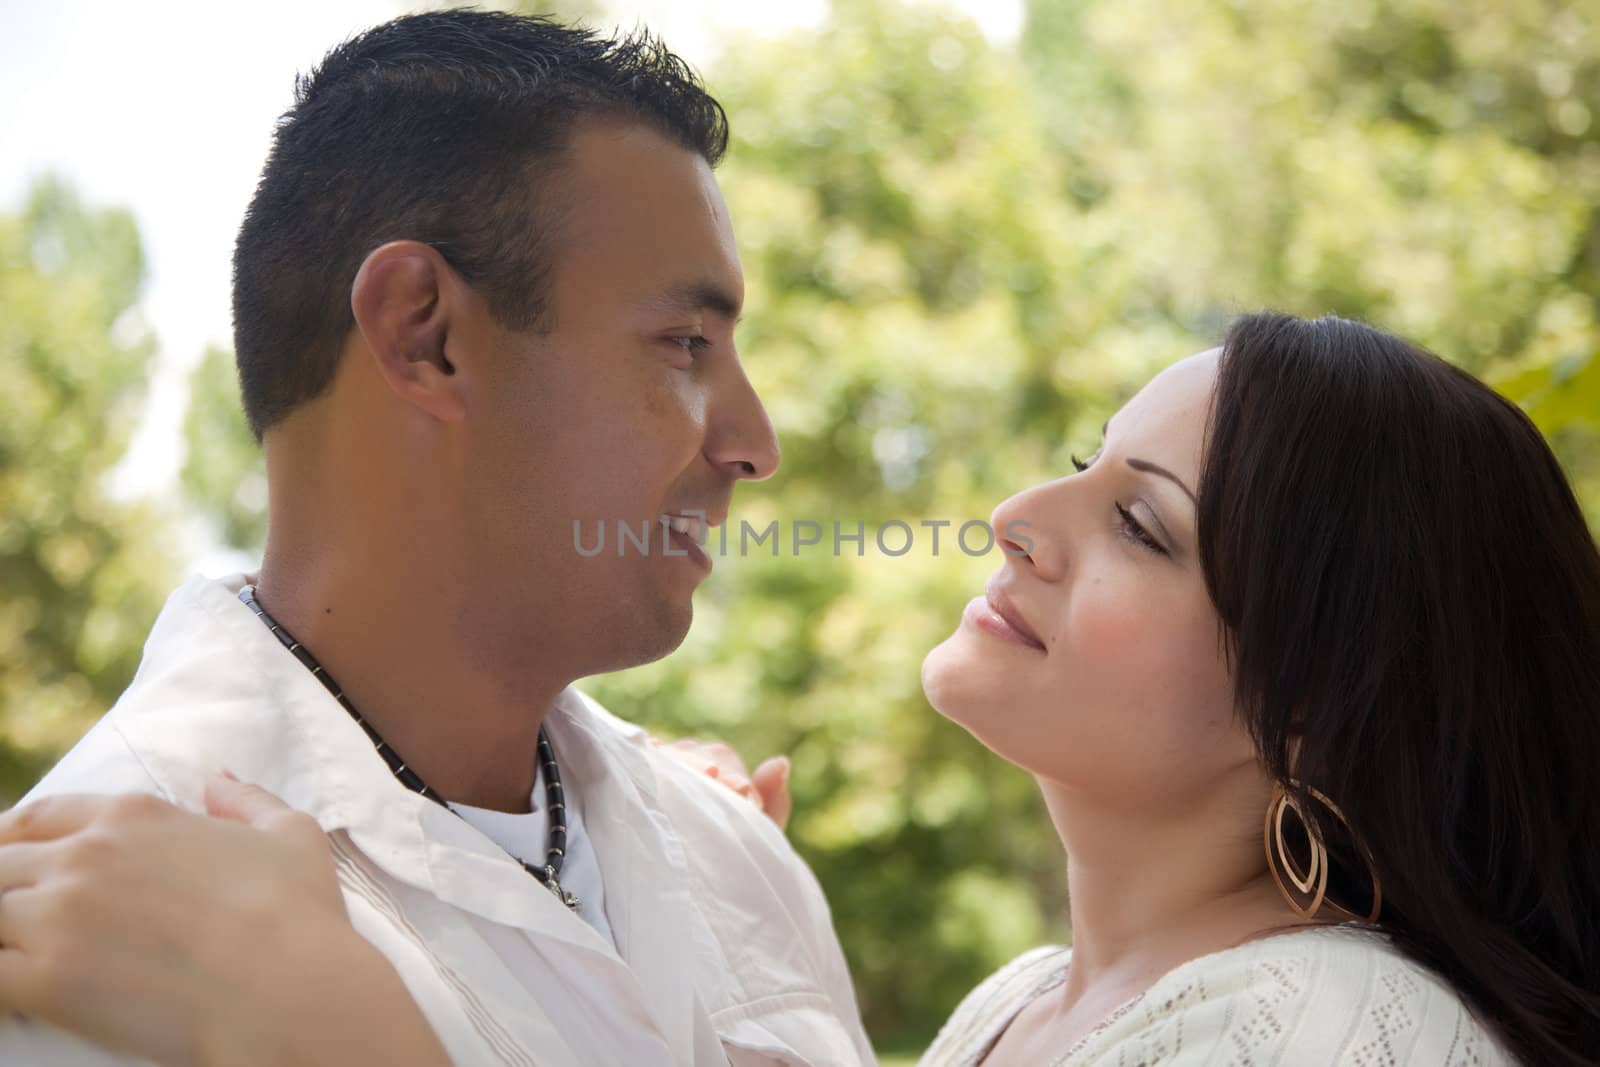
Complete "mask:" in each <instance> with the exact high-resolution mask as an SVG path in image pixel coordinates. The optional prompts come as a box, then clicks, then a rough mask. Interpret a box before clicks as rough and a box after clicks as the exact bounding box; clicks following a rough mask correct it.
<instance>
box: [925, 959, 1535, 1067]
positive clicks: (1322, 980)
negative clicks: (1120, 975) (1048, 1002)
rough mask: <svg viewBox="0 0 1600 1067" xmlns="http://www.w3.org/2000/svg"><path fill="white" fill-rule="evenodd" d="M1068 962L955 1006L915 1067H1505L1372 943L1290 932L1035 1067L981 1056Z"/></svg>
mask: <svg viewBox="0 0 1600 1067" xmlns="http://www.w3.org/2000/svg"><path fill="white" fill-rule="evenodd" d="M1071 956H1072V952H1071V950H1070V949H1064V948H1054V947H1052V948H1038V949H1034V950H1033V951H1031V952H1027V953H1024V954H1023V955H1021V956H1019V957H1018V958H1017V959H1015V960H1013V961H1012V962H1011V963H1009V964H1007V965H1006V966H1005V967H1004V968H1002V969H1001V970H1000V971H998V972H996V973H995V974H994V975H992V976H991V977H990V978H988V979H987V980H986V981H985V982H984V983H983V984H982V985H980V986H979V987H978V988H977V989H975V990H973V991H972V992H971V993H970V994H968V996H967V998H966V999H965V1000H963V1001H962V1002H961V1005H960V1007H958V1008H957V1009H956V1013H955V1014H954V1015H953V1016H951V1018H950V1021H949V1022H947V1023H946V1024H945V1026H944V1029H943V1030H941V1031H940V1032H939V1036H938V1037H937V1038H936V1039H935V1040H934V1043H933V1046H932V1047H931V1048H929V1049H928V1051H927V1053H926V1054H925V1055H924V1056H923V1058H922V1062H921V1067H976V1065H977V1064H980V1063H983V1064H984V1067H1136V1065H1143V1067H1156V1065H1160V1067H1222V1065H1225V1064H1226V1065H1244V1064H1284V1065H1289V1067H1322V1065H1328V1067H1332V1065H1340V1067H1346V1065H1348V1067H1356V1065H1368V1064H1371V1065H1379V1064H1394V1065H1406V1067H1435V1065H1438V1067H1478V1065H1483V1067H1491V1065H1492V1067H1502V1065H1504V1067H1512V1065H1514V1064H1515V1062H1516V1061H1515V1060H1513V1059H1512V1058H1511V1057H1510V1056H1509V1055H1508V1054H1507V1053H1506V1052H1505V1051H1504V1049H1503V1048H1502V1047H1501V1046H1500V1045H1499V1043H1498V1042H1497V1040H1496V1039H1495V1038H1494V1037H1493V1036H1492V1035H1491V1034H1490V1033H1489V1031H1488V1030H1487V1029H1486V1028H1485V1027H1484V1026H1483V1025H1481V1024H1480V1023H1479V1022H1478V1021H1477V1020H1476V1019H1475V1018H1473V1016H1472V1014H1471V1012H1469V1011H1468V1009H1467V1008H1466V1006H1465V1005H1464V1004H1463V1003H1462V1002H1461V1000H1460V998H1459V997H1457V996H1456V994H1455V993H1454V992H1453V991H1452V990H1451V989H1450V987H1449V986H1448V985H1446V984H1445V983H1444V982H1443V981H1442V980H1441V979H1439V978H1438V977H1436V976H1435V975H1434V974H1432V972H1430V971H1428V970H1426V969H1425V968H1423V967H1421V966H1419V965H1418V964H1416V963H1413V962H1412V961H1411V960H1410V959H1408V958H1407V957H1405V956H1404V955H1402V954H1401V953H1400V952H1399V951H1398V950H1397V949H1395V948H1393V947H1392V946H1390V945H1389V943H1388V942H1387V941H1386V940H1384V939H1383V938H1382V937H1381V936H1380V935H1376V934H1374V933H1372V932H1371V931H1368V930H1361V929H1354V928H1348V927H1325V928H1319V929H1311V930H1299V931H1295V932H1293V933H1287V934H1280V935H1278V936H1276V937H1268V938H1263V939H1261V940H1259V941H1254V942H1251V943H1249V944H1245V945H1241V946H1239V947H1238V948H1233V949H1228V950H1227V951H1224V952H1218V953H1215V954H1213V955H1210V956H1202V957H1201V958H1199V959H1196V960H1190V961H1189V962H1188V963H1185V964H1183V965H1181V966H1179V967H1176V968H1174V969H1173V970H1171V971H1169V972H1167V974H1165V975H1163V976H1162V977H1161V978H1160V979H1158V980H1157V981H1156V983H1155V984H1154V985H1152V986H1151V987H1150V988H1149V989H1147V990H1146V991H1145V992H1144V993H1142V994H1140V995H1139V996H1137V997H1134V998H1133V999H1132V1000H1130V1001H1128V1002H1127V1003H1125V1004H1123V1005H1122V1006H1121V1007H1119V1008H1118V1009H1117V1010H1116V1011H1114V1012H1112V1013H1111V1015H1110V1016H1108V1017H1107V1018H1106V1019H1105V1020H1104V1021H1103V1022H1101V1023H1100V1025H1099V1026H1098V1027H1096V1028H1095V1029H1094V1030H1093V1031H1091V1032H1090V1033H1089V1034H1088V1035H1086V1036H1085V1037H1084V1038H1083V1039H1082V1040H1080V1041H1079V1042H1078V1043H1077V1044H1075V1045H1074V1046H1072V1047H1071V1048H1068V1049H1062V1050H1061V1055H1060V1056H1059V1057H1058V1058H1056V1059H1055V1060H1053V1061H1052V1062H1051V1063H1050V1064H1049V1065H1046V1064H1042V1063H1041V1064H1026V1065H1019V1064H1001V1063H998V1062H989V1063H985V1062H984V1057H985V1056H986V1055H987V1054H988V1052H989V1050H990V1049H991V1048H992V1047H993V1046H994V1044H995V1042H996V1041H997V1040H998V1039H999V1037H1000V1034H1001V1032H1002V1031H1004V1030H1005V1028H1006V1027H1007V1026H1008V1025H1010V1023H1011V1020H1012V1019H1014V1018H1016V1016H1017V1014H1018V1013H1019V1012H1020V1011H1021V1010H1022V1009H1023V1007H1025V1006H1026V1005H1027V1004H1028V1003H1029V1002H1030V1001H1032V1000H1033V999H1034V998H1035V997H1038V996H1041V995H1043V994H1044V993H1047V992H1049V991H1050V990H1051V989H1054V988H1056V987H1057V986H1059V985H1060V984H1061V983H1062V982H1063V981H1065V980H1066V975H1067V966H1068V963H1069V962H1070V960H1071Z"/></svg>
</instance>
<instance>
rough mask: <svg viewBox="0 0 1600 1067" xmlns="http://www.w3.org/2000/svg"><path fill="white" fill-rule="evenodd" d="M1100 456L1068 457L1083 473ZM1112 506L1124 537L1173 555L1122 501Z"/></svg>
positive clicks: (1161, 554) (1148, 548)
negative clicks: (1086, 457)
mask: <svg viewBox="0 0 1600 1067" xmlns="http://www.w3.org/2000/svg"><path fill="white" fill-rule="evenodd" d="M1099 456H1100V453H1099V452H1096V453H1095V454H1094V455H1092V456H1090V457H1089V458H1088V459H1087V460H1082V459H1079V458H1078V457H1077V456H1071V455H1069V456H1068V457H1067V458H1068V459H1070V460H1071V461H1072V465H1073V467H1075V468H1077V470H1078V473H1080V474H1081V473H1083V472H1084V471H1086V470H1088V469H1089V468H1090V467H1092V466H1094V461H1095V460H1096V459H1098V458H1099ZM1112 507H1113V508H1115V509H1116V512H1117V519H1118V524H1117V526H1118V532H1119V533H1120V534H1121V535H1122V536H1123V537H1125V538H1127V539H1128V540H1129V541H1131V542H1133V543H1134V544H1136V545H1138V546H1139V547H1140V548H1142V549H1145V550H1146V551H1149V552H1154V553H1156V554H1157V555H1160V556H1168V555H1171V553H1170V552H1168V551H1167V549H1166V547H1165V546H1164V545H1162V543H1161V542H1160V541H1158V540H1156V538H1155V536H1154V535H1153V534H1151V533H1150V531H1149V530H1147V529H1146V528H1145V526H1144V524H1143V523H1141V522H1140V521H1139V520H1138V519H1136V518H1134V515H1133V512H1132V511H1130V510H1128V509H1127V508H1125V507H1123V506H1122V503H1121V501H1113V502H1112Z"/></svg>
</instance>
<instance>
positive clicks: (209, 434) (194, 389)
mask: <svg viewBox="0 0 1600 1067" xmlns="http://www.w3.org/2000/svg"><path fill="white" fill-rule="evenodd" d="M183 437H184V444H185V446H186V450H185V454H184V461H183V471H182V473H181V474H180V475H179V481H180V483H181V484H182V486H183V490H184V493H185V495H186V496H187V497H188V498H189V499H190V501H192V502H193V503H194V504H195V505H196V506H198V507H199V508H200V510H201V511H202V512H203V513H204V514H205V515H206V516H207V517H208V518H210V519H211V520H212V521H213V522H215V523H216V524H217V527H218V532H219V533H220V534H221V536H222V539H223V541H225V542H227V543H228V544H230V545H233V546H235V547H237V548H242V549H246V550H250V551H255V550H259V549H260V548H261V546H262V545H263V544H265V543H266V536H267V472H266V465H265V463H264V462H263V460H262V457H261V447H260V446H259V445H257V444H256V440H255V437H254V436H252V435H251V433H250V426H249V424H248V423H247V422H246V421H245V417H244V407H243V403H242V401H241V399H240V396H239V375H238V371H237V370H236V369H235V367H234V362H233V353H232V352H230V351H228V350H227V349H225V348H217V347H215V346H212V347H210V348H207V349H206V353H205V356H204V357H202V358H201V360H200V363H199V365H198V366H196V367H195V369H194V371H193V372H192V373H191V374H190V376H189V413H188V414H187V415H186V416H185V417H184V420H183Z"/></svg>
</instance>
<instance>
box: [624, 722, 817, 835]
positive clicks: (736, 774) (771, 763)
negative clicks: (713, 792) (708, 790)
mask: <svg viewBox="0 0 1600 1067" xmlns="http://www.w3.org/2000/svg"><path fill="white" fill-rule="evenodd" d="M651 741H652V742H653V743H654V744H655V745H656V746H657V747H658V748H660V749H661V750H662V751H663V752H665V753H667V755H669V756H671V757H672V758H673V759H676V760H677V761H678V762H680V763H682V764H684V765H686V766H688V767H690V768H692V769H694V770H696V771H699V772H700V773H701V774H703V775H705V776H706V777H707V778H714V779H716V780H717V781H719V782H721V783H722V784H723V785H725V786H727V787H728V788H729V789H732V790H733V791H734V792H735V793H738V794H739V795H740V796H742V797H747V798H748V799H749V800H750V802H751V803H753V804H755V806H756V807H758V808H760V809H761V810H762V811H764V812H766V813H767V815H768V817H770V818H771V819H772V821H773V822H775V823H777V824H778V829H780V830H782V829H784V828H785V827H786V826H788V825H789V815H790V813H791V812H792V811H793V810H794V798H793V797H791V796H790V795H789V757H787V756H773V757H772V758H771V759H767V760H763V761H762V762H761V763H760V764H759V765H757V767H756V769H755V772H754V773H751V771H750V770H749V769H748V768H746V767H745V765H744V760H743V759H741V758H740V757H739V753H737V752H735V751H734V750H733V748H732V746H730V745H727V744H724V743H723V742H721V741H698V740H694V739H685V740H682V741H656V740H655V739H654V738H651Z"/></svg>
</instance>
